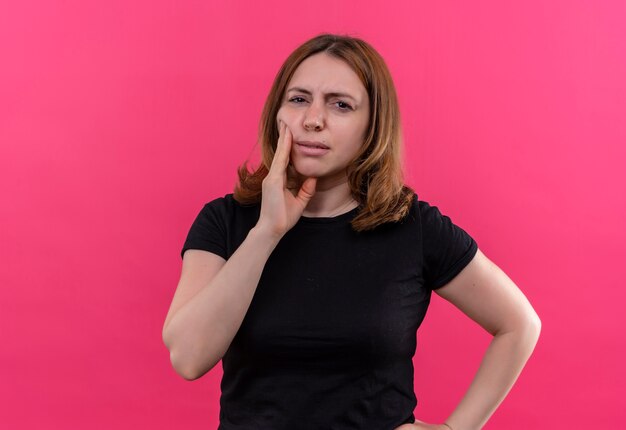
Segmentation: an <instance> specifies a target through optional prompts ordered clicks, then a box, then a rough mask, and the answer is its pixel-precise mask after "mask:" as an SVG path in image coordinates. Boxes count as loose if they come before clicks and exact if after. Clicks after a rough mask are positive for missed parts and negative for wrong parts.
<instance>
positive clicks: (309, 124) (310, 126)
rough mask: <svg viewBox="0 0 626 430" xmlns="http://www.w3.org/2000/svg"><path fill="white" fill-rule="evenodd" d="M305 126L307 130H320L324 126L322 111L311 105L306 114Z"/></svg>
mask: <svg viewBox="0 0 626 430" xmlns="http://www.w3.org/2000/svg"><path fill="white" fill-rule="evenodd" d="M303 125H304V128H305V129H306V130H320V129H321V128H322V127H323V126H324V114H323V111H322V109H321V108H319V107H317V106H315V105H314V104H311V106H310V107H309V108H308V109H307V110H306V112H305V114H304V122H303Z"/></svg>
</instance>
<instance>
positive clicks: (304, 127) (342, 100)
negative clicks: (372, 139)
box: [276, 53, 369, 190]
mask: <svg viewBox="0 0 626 430" xmlns="http://www.w3.org/2000/svg"><path fill="white" fill-rule="evenodd" d="M276 120H277V122H278V123H279V127H280V121H283V122H284V123H285V124H286V125H287V128H289V130H290V131H291V134H292V136H293V139H292V147H291V163H292V165H293V167H294V168H295V170H296V171H297V172H298V173H300V174H301V175H303V176H305V177H316V178H318V181H317V189H318V190H321V189H323V188H328V187H332V186H333V185H335V184H338V183H340V182H345V180H346V167H347V166H348V164H349V163H350V161H351V160H352V159H353V158H354V156H355V155H356V154H357V152H358V151H359V149H360V148H361V146H362V145H363V142H364V140H365V133H366V131H367V126H368V121H369V97H368V95H367V90H366V89H365V87H364V86H363V84H362V83H361V81H360V79H359V78H358V76H357V75H356V73H354V71H353V70H352V69H351V68H350V66H348V65H347V64H346V63H345V62H344V61H343V60H340V59H338V58H335V57H332V56H330V55H328V54H325V53H319V54H315V55H312V56H311V57H308V58H307V59H306V60H304V61H303V62H302V63H300V65H299V66H298V68H297V69H296V71H295V72H294V74H293V76H292V77H291V80H290V81H289V83H288V85H287V89H286V91H285V95H284V97H283V100H282V102H281V107H280V109H279V111H278V114H277V115H276ZM318 146H322V148H319V147H318Z"/></svg>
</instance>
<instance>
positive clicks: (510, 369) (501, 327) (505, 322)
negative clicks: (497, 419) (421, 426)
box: [435, 249, 541, 430]
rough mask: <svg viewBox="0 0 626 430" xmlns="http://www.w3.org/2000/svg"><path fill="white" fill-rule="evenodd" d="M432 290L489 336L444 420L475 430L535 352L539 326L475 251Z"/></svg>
mask: <svg viewBox="0 0 626 430" xmlns="http://www.w3.org/2000/svg"><path fill="white" fill-rule="evenodd" d="M435 291H436V292H437V294H439V295H440V296H441V297H443V298H444V299H446V300H448V301H449V302H451V303H452V304H454V305H455V306H456V307H457V308H459V309H460V310H461V311H462V312H463V313H465V314H466V315H467V316H469V317H470V318H471V319H472V320H474V321H476V322H477V323H478V324H480V325H481V326H482V327H483V328H484V329H485V330H487V331H488V332H489V333H491V334H492V335H493V340H492V341H491V343H490V345H489V347H488V348H487V351H486V353H485V356H484V357H483V359H482V362H481V364H480V367H479V369H478V372H477V373H476V375H475V377H474V379H473V381H472V383H471V385H470V387H469V388H468V390H467V392H466V393H465V395H464V396H463V398H462V399H461V402H460V403H459V404H458V406H457V407H456V408H455V410H454V411H453V412H452V414H451V415H450V416H449V417H448V419H447V420H446V424H447V425H448V426H449V427H451V428H452V429H453V430H477V429H480V428H482V426H483V425H484V424H485V423H486V422H487V420H488V419H489V417H490V416H491V415H492V414H493V412H494V411H495V410H496V408H497V407H498V406H499V405H500V403H501V402H502V400H504V398H505V397H506V395H507V393H508V392H509V390H510V389H511V387H512V386H513V384H514V383H515V381H516V379H517V377H518V376H519V374H520V372H521V371H522V368H523V367H524V365H525V364H526V361H527V360H528V358H529V357H530V354H531V353H532V351H533V349H534V348H535V344H536V343H537V339H538V338H539V332H540V331H541V321H540V320H539V317H538V316H537V313H536V312H535V310H534V309H533V307H532V306H531V304H530V303H529V302H528V300H527V299H526V297H525V296H524V294H523V293H522V292H521V291H520V290H519V288H517V286H516V285H515V283H513V281H512V280H511V279H510V278H509V277H508V276H507V275H506V274H505V273H504V272H503V271H502V270H501V269H500V268H499V267H498V266H496V265H495V264H494V263H493V262H491V260H489V259H488V258H487V257H486V256H485V255H484V254H483V253H482V252H481V251H480V249H479V250H478V251H477V253H476V255H475V256H474V258H473V259H472V261H471V262H470V263H469V264H468V265H467V266H466V267H465V268H463V270H462V271H461V272H460V273H459V274H458V275H457V276H455V277H454V279H452V280H451V281H450V282H449V283H448V284H446V285H445V286H443V287H441V288H439V289H438V290H435Z"/></svg>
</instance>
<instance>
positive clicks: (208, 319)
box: [163, 124, 316, 380]
mask: <svg viewBox="0 0 626 430" xmlns="http://www.w3.org/2000/svg"><path fill="white" fill-rule="evenodd" d="M290 152H291V133H290V132H289V130H288V129H287V128H286V126H285V125H284V124H281V127H280V137H279V139H278V144H277V149H276V154H275V155H274V159H273V161H272V165H271V167H270V170H269V173H268V175H267V177H266V178H265V179H264V180H263V188H262V196H263V198H262V201H261V213H260V216H259V221H258V223H257V225H256V226H255V227H254V228H252V229H251V230H250V232H249V233H248V235H247V237H246V239H245V240H244V241H243V242H242V243H241V245H240V246H239V247H238V248H237V250H236V251H235V252H234V253H233V255H231V257H230V258H229V259H228V261H226V260H224V259H223V258H222V257H220V256H218V255H215V254H212V253H210V252H207V251H201V250H188V251H186V252H185V254H184V256H183V268H182V272H181V277H180V281H179V283H178V287H177V288H176V293H175V294H174V298H173V300H172V304H171V306H170V309H169V311H168V314H167V317H166V319H165V323H164V324H163V342H164V343H165V345H166V346H167V348H168V350H169V351H170V360H171V362H172V366H173V367H174V369H175V370H176V372H177V373H178V374H179V375H181V376H182V377H183V378H185V379H188V380H193V379H197V378H199V377H201V376H202V375H204V374H205V373H206V372H208V371H209V370H211V369H212V368H213V366H215V365H216V364H217V363H218V362H219V361H220V359H221V358H222V357H223V355H224V354H225V353H226V351H227V350H228V347H229V346H230V343H231V342H232V340H233V338H234V337H235V335H236V334H237V331H238V330H239V327H240V326H241V323H242V321H243V319H244V317H245V315H246V312H247V310H248V308H249V306H250V303H251V302H252V297H253V296H254V292H255V291H256V287H257V284H258V282H259V279H260V277H261V273H262V272H263V268H264V267H265V263H266V262H267V260H268V258H269V256H270V254H271V253H272V251H273V250H274V248H275V247H276V245H277V244H278V242H279V241H280V239H281V238H282V236H283V235H284V234H285V233H286V232H287V231H289V229H291V227H293V226H294V225H295V223H296V222H297V221H298V219H299V218H300V216H301V215H302V212H303V211H304V209H305V208H306V205H307V204H308V202H309V200H310V199H311V197H312V196H313V194H314V193H315V183H316V180H315V179H314V178H308V179H307V180H305V181H304V183H303V184H302V186H301V188H300V190H299V192H298V194H297V195H293V194H292V193H291V191H289V190H288V189H287V188H286V183H287V178H286V169H287V166H288V164H289V154H290Z"/></svg>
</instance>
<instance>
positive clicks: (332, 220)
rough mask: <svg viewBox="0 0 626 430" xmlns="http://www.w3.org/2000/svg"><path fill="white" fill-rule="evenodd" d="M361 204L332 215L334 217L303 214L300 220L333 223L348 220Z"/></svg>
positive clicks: (312, 222) (308, 222) (313, 222)
mask: <svg viewBox="0 0 626 430" xmlns="http://www.w3.org/2000/svg"><path fill="white" fill-rule="evenodd" d="M360 207H361V206H357V207H355V208H352V209H350V210H349V211H348V212H345V213H342V214H339V215H336V216H332V217H308V216H304V215H301V216H300V219H299V222H304V223H307V224H331V223H338V222H342V221H346V220H348V219H351V218H352V217H353V216H354V215H355V214H356V213H357V212H358V210H359V208H360Z"/></svg>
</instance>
